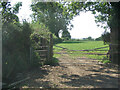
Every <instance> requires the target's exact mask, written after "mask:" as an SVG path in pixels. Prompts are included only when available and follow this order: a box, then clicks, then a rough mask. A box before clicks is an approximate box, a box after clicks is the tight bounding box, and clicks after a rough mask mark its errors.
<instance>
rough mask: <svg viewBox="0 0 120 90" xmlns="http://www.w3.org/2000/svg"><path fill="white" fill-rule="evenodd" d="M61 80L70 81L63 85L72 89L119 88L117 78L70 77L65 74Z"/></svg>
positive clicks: (96, 76) (96, 75)
mask: <svg viewBox="0 0 120 90" xmlns="http://www.w3.org/2000/svg"><path fill="white" fill-rule="evenodd" d="M61 78H65V79H69V80H70V81H66V82H61V83H62V84H66V85H69V86H72V87H82V86H94V87H97V88H118V84H117V83H118V82H117V78H115V77H111V76H109V75H100V74H89V75H86V76H79V75H75V74H73V75H70V76H68V75H66V74H64V75H62V76H61ZM115 80H116V81H115Z"/></svg>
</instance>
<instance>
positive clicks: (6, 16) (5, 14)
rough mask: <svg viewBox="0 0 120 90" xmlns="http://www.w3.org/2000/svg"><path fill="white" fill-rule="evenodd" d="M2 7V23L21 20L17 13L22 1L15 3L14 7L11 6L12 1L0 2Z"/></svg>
mask: <svg viewBox="0 0 120 90" xmlns="http://www.w3.org/2000/svg"><path fill="white" fill-rule="evenodd" d="M0 6H1V7H0V8H1V9H2V11H1V14H2V23H3V24H6V23H10V22H12V23H16V22H19V18H18V17H17V15H16V14H17V13H18V12H19V8H20V7H21V6H22V3H21V2H19V3H17V4H15V5H14V7H10V6H11V4H10V2H0Z"/></svg>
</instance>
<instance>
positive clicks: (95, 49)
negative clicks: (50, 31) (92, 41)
mask: <svg viewBox="0 0 120 90" xmlns="http://www.w3.org/2000/svg"><path fill="white" fill-rule="evenodd" d="M55 46H56V47H59V48H62V49H64V50H65V49H66V50H69V51H108V50H98V49H102V48H107V47H109V46H105V47H99V48H94V49H86V50H70V49H67V48H64V47H61V46H57V45H55Z"/></svg>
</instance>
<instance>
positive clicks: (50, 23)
mask: <svg viewBox="0 0 120 90" xmlns="http://www.w3.org/2000/svg"><path fill="white" fill-rule="evenodd" d="M31 7H32V11H33V12H34V13H33V15H32V18H33V20H34V22H37V21H39V22H42V23H44V24H45V26H47V27H48V28H49V30H50V32H52V33H54V34H55V35H56V36H57V37H59V35H58V32H59V31H60V30H63V31H67V29H68V28H67V25H69V24H70V20H71V18H69V14H67V15H64V13H65V12H64V8H65V7H64V6H63V5H62V4H60V3H58V2H37V3H36V4H32V5H31ZM71 27H72V25H71Z"/></svg>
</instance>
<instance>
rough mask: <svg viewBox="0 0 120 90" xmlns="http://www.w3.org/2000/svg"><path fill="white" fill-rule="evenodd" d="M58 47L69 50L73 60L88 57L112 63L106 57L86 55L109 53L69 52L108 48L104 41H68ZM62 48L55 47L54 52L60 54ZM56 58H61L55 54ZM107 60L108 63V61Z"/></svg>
mask: <svg viewBox="0 0 120 90" xmlns="http://www.w3.org/2000/svg"><path fill="white" fill-rule="evenodd" d="M56 45H57V46H61V47H64V48H67V49H68V50H67V52H68V53H69V55H70V57H71V58H74V57H86V58H90V59H98V60H102V61H103V60H104V62H103V63H107V62H110V61H109V60H108V58H107V57H106V55H90V54H84V53H101V54H105V53H107V51H69V50H90V49H94V48H100V47H106V46H108V45H104V43H103V41H66V42H63V43H59V44H56ZM61 50H62V48H59V47H55V46H54V52H60V51H61ZM97 50H109V47H106V48H101V49H97ZM54 57H60V55H59V54H54ZM106 60H107V61H106Z"/></svg>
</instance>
